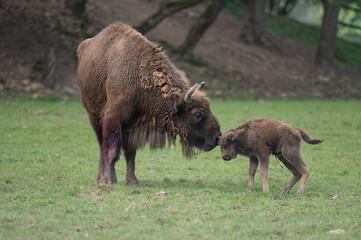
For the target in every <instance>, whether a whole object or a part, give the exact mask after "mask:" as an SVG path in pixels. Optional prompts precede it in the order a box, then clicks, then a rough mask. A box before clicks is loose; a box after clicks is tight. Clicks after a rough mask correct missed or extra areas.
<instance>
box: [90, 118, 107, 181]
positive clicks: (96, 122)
mask: <svg viewBox="0 0 361 240" xmlns="http://www.w3.org/2000/svg"><path fill="white" fill-rule="evenodd" d="M88 115H89V121H90V124H91V126H92V128H93V130H94V132H95V135H96V136H97V140H98V144H99V168H98V176H97V178H96V182H97V183H100V179H101V178H102V177H103V175H104V168H105V164H104V158H103V150H102V143H103V131H102V126H101V125H100V118H99V116H97V115H93V114H90V113H89V114H88Z"/></svg>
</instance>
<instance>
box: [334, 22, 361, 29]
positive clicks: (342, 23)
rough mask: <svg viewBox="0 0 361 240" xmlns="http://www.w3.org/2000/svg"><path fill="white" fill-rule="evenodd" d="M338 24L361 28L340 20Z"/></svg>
mask: <svg viewBox="0 0 361 240" xmlns="http://www.w3.org/2000/svg"><path fill="white" fill-rule="evenodd" d="M338 24H340V25H342V26H345V27H349V28H354V29H358V30H361V27H359V26H356V25H352V24H349V23H345V22H342V21H338Z"/></svg>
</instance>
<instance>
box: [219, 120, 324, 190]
mask: <svg viewBox="0 0 361 240" xmlns="http://www.w3.org/2000/svg"><path fill="white" fill-rule="evenodd" d="M301 139H303V140H305V141H306V142H307V143H309V144H318V143H320V142H322V140H318V139H314V138H313V137H312V136H311V135H309V134H308V133H307V132H306V131H305V130H301V129H297V128H293V127H291V126H290V125H288V124H286V123H283V122H281V121H277V120H273V119H253V120H250V121H248V122H246V123H244V124H243V125H242V126H240V127H238V128H236V129H231V130H229V131H227V132H225V133H223V135H222V137H221V138H220V141H219V143H220V146H221V152H222V158H223V159H224V160H226V161H229V160H231V159H233V158H236V156H237V154H241V155H244V156H247V157H249V158H250V166H249V181H248V185H247V188H248V190H253V183H254V175H255V173H256V171H257V166H258V163H260V172H261V177H262V181H263V191H264V192H268V191H269V186H268V180H267V176H268V163H269V156H270V155H271V154H274V155H276V157H277V158H278V159H280V161H282V162H283V163H284V165H285V166H286V167H287V168H288V169H289V170H290V171H291V172H292V173H293V175H294V177H293V178H292V180H291V181H290V182H289V183H288V184H287V185H286V186H285V188H284V192H285V193H288V192H289V191H290V190H291V188H292V187H293V186H294V185H295V184H296V183H297V181H298V180H299V179H301V183H300V185H299V187H298V191H297V193H302V192H303V191H304V186H305V183H306V181H307V179H308V176H309V169H308V167H307V165H306V163H305V162H304V161H303V159H302V157H301V154H300V145H301Z"/></svg>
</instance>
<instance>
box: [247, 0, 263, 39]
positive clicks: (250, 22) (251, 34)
mask: <svg viewBox="0 0 361 240" xmlns="http://www.w3.org/2000/svg"><path fill="white" fill-rule="evenodd" d="M265 8H266V0H249V1H248V6H247V12H246V20H245V22H244V24H243V28H242V30H241V38H243V39H244V40H245V41H246V42H248V43H256V44H262V43H263V42H264V39H263V36H264V33H265V31H266V25H265Z"/></svg>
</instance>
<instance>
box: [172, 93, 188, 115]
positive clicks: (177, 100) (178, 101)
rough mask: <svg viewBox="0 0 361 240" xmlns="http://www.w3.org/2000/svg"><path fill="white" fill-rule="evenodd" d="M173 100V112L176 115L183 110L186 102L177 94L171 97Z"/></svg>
mask: <svg viewBox="0 0 361 240" xmlns="http://www.w3.org/2000/svg"><path fill="white" fill-rule="evenodd" d="M171 100H172V104H173V111H174V112H175V113H178V112H180V111H181V110H183V107H184V103H185V102H184V99H183V98H182V97H181V96H179V95H178V94H177V93H173V94H172V95H171Z"/></svg>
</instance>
